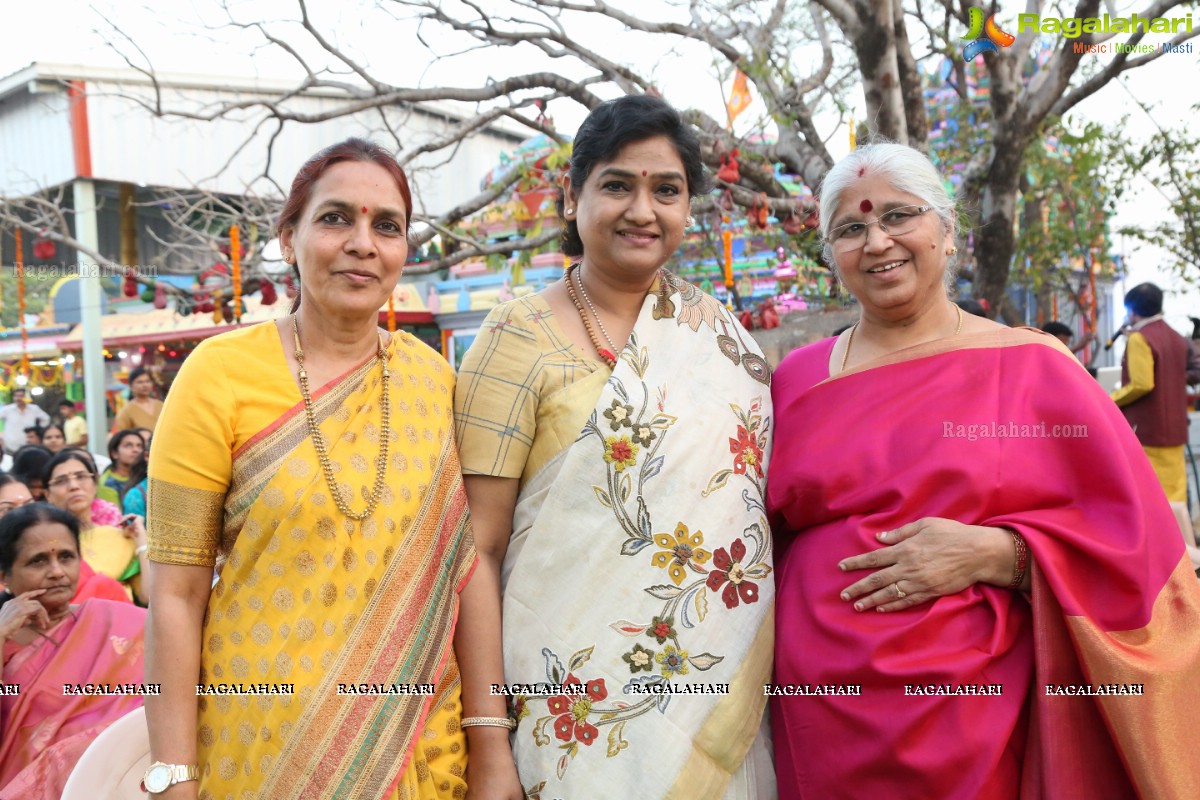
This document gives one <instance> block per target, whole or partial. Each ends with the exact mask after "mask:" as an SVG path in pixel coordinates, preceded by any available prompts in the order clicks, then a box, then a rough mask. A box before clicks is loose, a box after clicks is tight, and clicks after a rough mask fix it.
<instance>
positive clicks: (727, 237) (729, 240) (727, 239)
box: [721, 217, 733, 291]
mask: <svg viewBox="0 0 1200 800" xmlns="http://www.w3.org/2000/svg"><path fill="white" fill-rule="evenodd" d="M724 221H725V223H726V224H728V223H729V217H725V218H724ZM721 242H722V244H724V245H725V288H726V289H729V290H730V291H732V290H733V231H731V230H729V229H728V228H727V229H725V230H723V231H721Z"/></svg>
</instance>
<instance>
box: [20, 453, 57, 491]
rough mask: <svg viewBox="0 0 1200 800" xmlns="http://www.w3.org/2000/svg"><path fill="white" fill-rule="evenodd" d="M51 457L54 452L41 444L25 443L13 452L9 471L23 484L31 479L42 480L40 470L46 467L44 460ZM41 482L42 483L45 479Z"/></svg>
mask: <svg viewBox="0 0 1200 800" xmlns="http://www.w3.org/2000/svg"><path fill="white" fill-rule="evenodd" d="M53 457H54V454H53V453H51V452H50V451H49V450H47V449H46V448H44V447H42V446H41V445H37V444H27V445H25V446H23V447H21V448H19V449H18V450H17V452H15V453H13V458H12V467H11V468H10V470H9V471H10V472H12V474H13V475H15V476H16V477H17V478H19V479H20V480H21V482H22V483H25V484H28V483H29V481H31V480H37V481H42V471H43V470H44V469H45V468H46V462H47V461H49V460H50V459H51V458H53ZM42 483H43V485H44V484H45V481H42Z"/></svg>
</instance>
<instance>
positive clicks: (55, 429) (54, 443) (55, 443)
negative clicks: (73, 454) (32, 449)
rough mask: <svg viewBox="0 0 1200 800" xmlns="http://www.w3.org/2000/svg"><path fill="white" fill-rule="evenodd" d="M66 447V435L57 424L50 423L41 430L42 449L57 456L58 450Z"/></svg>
mask: <svg viewBox="0 0 1200 800" xmlns="http://www.w3.org/2000/svg"><path fill="white" fill-rule="evenodd" d="M66 446H67V435H66V434H65V433H64V432H63V429H62V427H61V426H60V425H58V424H57V423H53V422H52V423H50V424H49V425H47V426H46V427H45V428H42V447H44V448H46V449H47V450H49V451H50V452H51V453H53V454H55V455H57V454H58V451H59V450H62V449H63V448H64V447H66Z"/></svg>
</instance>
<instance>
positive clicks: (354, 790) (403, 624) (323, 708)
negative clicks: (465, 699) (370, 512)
mask: <svg viewBox="0 0 1200 800" xmlns="http://www.w3.org/2000/svg"><path fill="white" fill-rule="evenodd" d="M473 553H474V550H473V547H472V546H471V542H470V534H469V530H468V517H467V504H466V494H465V492H464V491H463V488H462V476H461V474H460V472H459V467H458V457H457V454H456V451H455V447H454V437H453V436H452V435H450V433H449V431H448V432H447V435H446V438H445V441H444V442H443V446H442V453H441V458H440V459H439V466H438V467H437V470H436V473H435V474H434V475H433V476H432V482H431V483H430V485H429V487H428V488H427V489H426V491H425V497H424V499H423V501H422V504H421V508H420V512H419V513H418V514H417V516H416V519H415V521H414V522H413V524H412V526H411V527H410V529H409V530H408V531H407V532H406V535H405V538H404V540H403V542H402V543H401V546H400V547H398V548H397V551H396V554H395V556H394V557H393V559H392V563H391V564H390V565H389V566H388V570H387V572H386V573H385V577H384V580H383V581H381V583H380V586H379V589H378V590H377V591H376V592H375V594H374V595H373V596H372V598H371V601H370V604H369V605H368V607H367V608H366V610H365V611H364V612H363V615H362V617H361V618H360V619H359V621H358V622H357V623H356V625H355V630H354V632H353V634H352V635H351V637H350V641H349V642H348V643H347V646H346V647H345V648H343V650H342V652H341V653H340V655H339V657H338V659H337V661H335V663H334V665H333V667H332V668H331V669H330V670H329V672H328V673H327V676H326V678H325V680H324V681H323V682H322V685H321V686H320V687H319V690H318V691H317V693H316V694H315V695H314V698H313V701H312V702H311V703H310V704H309V706H308V707H307V708H306V709H305V711H304V714H303V715H302V717H301V718H300V720H298V721H297V725H296V730H295V732H294V733H293V734H292V736H291V737H289V739H288V743H287V745H286V746H285V747H284V749H283V751H282V752H281V753H280V755H279V758H278V761H277V762H276V765H275V768H274V770H273V775H272V778H271V780H270V781H268V782H267V783H266V784H264V786H263V788H262V796H264V797H270V798H272V800H275V798H280V799H281V800H288V799H289V798H295V800H300V798H309V797H383V796H384V794H385V793H386V792H387V791H388V790H389V788H390V787H391V786H393V785H394V784H395V782H396V780H397V779H398V778H399V777H400V775H401V774H402V773H403V772H404V770H405V768H406V767H407V765H408V762H409V760H410V758H411V756H412V751H413V748H414V746H415V744H416V740H417V737H418V736H419V734H420V731H421V728H422V726H423V725H424V723H425V720H426V718H427V716H428V714H429V712H430V708H431V702H432V700H433V698H429V697H424V698H422V700H421V702H413V699H414V698H413V697H412V696H407V697H406V696H390V697H371V696H365V697H364V696H354V697H349V696H340V695H338V694H337V691H336V688H337V684H339V683H361V682H367V683H380V684H405V683H409V684H422V683H428V684H434V685H437V684H439V683H440V680H441V677H442V675H443V674H444V672H445V670H446V668H447V664H448V662H449V659H450V654H451V644H452V641H453V636H454V628H455V620H456V618H457V605H458V591H459V589H460V588H461V587H462V585H463V583H464V582H465V581H466V579H467V576H468V575H469V574H470V570H471V568H472V567H473V565H474V558H473ZM301 775H307V776H308V777H307V779H306V780H303V781H297V780H296V778H297V776H301Z"/></svg>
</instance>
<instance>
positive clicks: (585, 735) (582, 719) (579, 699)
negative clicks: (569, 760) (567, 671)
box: [546, 675, 608, 745]
mask: <svg viewBox="0 0 1200 800" xmlns="http://www.w3.org/2000/svg"><path fill="white" fill-rule="evenodd" d="M566 685H567V686H569V687H571V688H572V689H574V687H579V688H580V689H582V690H583V691H580V692H578V693H575V692H574V691H573V692H571V693H570V694H559V695H555V696H554V697H551V698H550V699H549V700H548V701H547V703H546V705H547V706H549V708H550V713H551V714H554V715H555V716H556V717H557V718H556V719H555V720H554V735H555V736H557V737H558V738H559V739H561V740H562V741H564V742H569V741H571V739H572V738H574V739H577V740H578V741H579V742H580V743H581V744H586V745H590V744H591V743H592V742H594V741H596V737H597V736H598V735H599V733H600V731H599V730H597V728H596V726H595V725H592V724H591V723H590V722H588V721H587V718H588V715H589V714H590V713H591V712H592V704H593V703H597V702H599V701H601V700H603V699H604V698H606V697H608V689H607V688H606V687H605V686H604V679H603V678H596V679H594V680H590V681H588V682H587V685H586V686H585V685H584V684H583V682H582V681H581V680H579V679H578V678H576V677H575V676H574V675H567V680H566Z"/></svg>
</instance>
